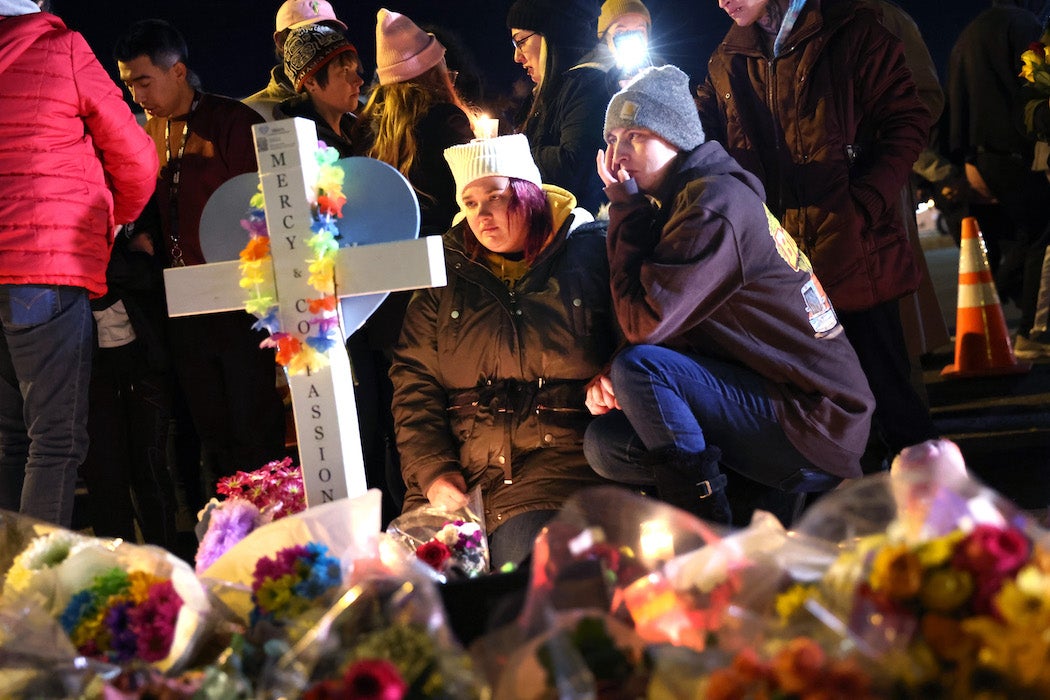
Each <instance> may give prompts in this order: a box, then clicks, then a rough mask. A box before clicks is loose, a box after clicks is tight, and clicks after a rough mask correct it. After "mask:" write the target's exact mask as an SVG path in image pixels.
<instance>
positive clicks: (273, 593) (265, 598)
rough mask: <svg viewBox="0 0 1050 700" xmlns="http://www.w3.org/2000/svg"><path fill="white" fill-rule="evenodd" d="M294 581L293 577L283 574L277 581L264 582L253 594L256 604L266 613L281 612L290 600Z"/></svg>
mask: <svg viewBox="0 0 1050 700" xmlns="http://www.w3.org/2000/svg"><path fill="white" fill-rule="evenodd" d="M295 580H296V579H295V576H293V575H291V574H285V575H284V576H282V577H280V578H278V579H273V580H270V581H266V582H265V583H264V584H263V585H261V586H259V590H258V591H256V592H255V598H256V603H257V604H258V605H259V607H260V608H261V609H263V610H265V611H266V612H274V611H283V610H284V608H285V607H286V606H287V605H288V603H289V602H290V601H291V599H292V586H293V585H294V584H295Z"/></svg>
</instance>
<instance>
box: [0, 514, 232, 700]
mask: <svg viewBox="0 0 1050 700" xmlns="http://www.w3.org/2000/svg"><path fill="white" fill-rule="evenodd" d="M2 517H3V519H4V520H5V521H8V522H7V523H6V524H5V529H4V534H5V537H6V538H7V539H5V541H4V542H3V543H2V544H0V549H4V550H7V551H10V550H12V549H13V548H14V543H13V541H12V540H17V541H18V542H19V543H20V544H21V547H22V549H21V551H20V552H19V553H18V554H17V555H16V556H15V557H13V559H12V560H11V562H10V565H9V566H7V568H6V570H5V571H4V572H3V593H2V596H0V615H2V616H3V618H4V620H5V624H4V633H3V634H2V635H0V659H3V661H4V666H3V668H0V674H4V673H6V672H7V671H9V670H12V667H8V666H7V664H8V662H9V661H12V662H13V663H14V667H13V668H18V667H19V666H20V667H21V668H22V669H23V670H24V669H26V668H29V667H33V668H35V669H36V671H38V672H42V673H47V672H54V673H56V674H66V675H67V676H68V675H69V674H70V673H71V672H73V671H79V672H80V674H81V679H82V680H83V679H87V678H89V677H90V676H91V675H93V674H97V673H100V672H105V673H116V672H118V671H119V670H120V669H121V668H126V667H129V666H134V665H141V664H149V665H151V666H152V667H153V668H155V669H157V670H159V671H162V672H165V673H173V674H174V673H177V672H179V671H181V670H183V669H185V668H188V667H189V666H190V665H192V664H194V663H202V662H206V661H208V660H210V659H209V654H212V653H214V654H217V653H218V651H219V650H220V649H221V648H222V647H224V646H225V644H226V641H227V630H226V627H225V625H226V623H227V621H228V616H227V614H226V613H227V611H226V610H225V609H224V607H223V606H222V605H221V604H220V603H219V601H217V600H215V599H214V598H213V597H212V596H211V595H210V594H209V592H208V590H207V589H206V588H205V587H204V586H203V585H202V584H201V582H200V581H199V580H198V579H197V577H196V575H195V574H194V572H193V569H192V568H191V567H190V566H189V565H188V564H187V563H186V562H184V561H182V560H181V559H178V558H177V557H175V556H174V555H172V554H170V553H168V552H166V551H164V550H163V549H160V548H158V547H153V546H142V545H136V544H132V543H128V542H124V541H122V540H119V539H116V540H111V539H100V538H95V537H88V536H85V535H81V534H78V533H75V532H72V531H69V530H63V529H60V528H54V527H53V526H43V527H41V528H40V532H39V534H37V535H35V536H29V533H30V532H31V531H32V530H33V529H34V528H35V527H36V525H35V524H30V525H28V526H25V525H22V526H19V525H15V524H14V522H13V521H15V520H18V519H20V518H21V516H18V515H15V514H13V513H6V512H5V513H3V514H2ZM30 522H31V521H30ZM19 630H24V631H19ZM26 631H29V632H31V634H30V633H26ZM56 640H63V641H62V642H58V641H56ZM29 659H34V660H35V661H33V662H31V663H30V662H28V661H27V660H29ZM73 675H76V673H73ZM8 680H10V679H8ZM6 687H10V686H6Z"/></svg>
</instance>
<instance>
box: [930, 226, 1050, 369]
mask: <svg viewBox="0 0 1050 700" xmlns="http://www.w3.org/2000/svg"><path fill="white" fill-rule="evenodd" d="M1031 368H1032V365H1031V363H1030V362H1019V361H1018V360H1017V358H1015V357H1014V353H1013V349H1012V348H1011V347H1010V334H1009V333H1008V332H1007V330H1006V319H1005V318H1004V317H1003V307H1002V306H1001V305H1000V304H999V294H998V293H997V292H996V291H995V283H994V282H993V280H992V270H991V268H990V267H989V266H988V253H987V250H986V249H985V247H984V238H983V237H982V236H981V231H980V229H979V228H978V227H977V219H975V218H973V217H972V216H968V217H966V218H965V219H963V222H962V239H961V241H960V247H959V302H958V309H957V312H956V321H955V364H951V365H948V366H947V367H945V368H944V369H943V370H941V375H942V376H945V377H980V376H988V375H996V374H1021V373H1022V372H1027V371H1028V370H1030V369H1031Z"/></svg>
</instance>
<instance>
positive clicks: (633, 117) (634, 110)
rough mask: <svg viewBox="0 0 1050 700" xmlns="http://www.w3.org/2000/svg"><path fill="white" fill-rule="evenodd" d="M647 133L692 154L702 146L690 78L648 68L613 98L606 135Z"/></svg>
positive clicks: (678, 72) (677, 72)
mask: <svg viewBox="0 0 1050 700" xmlns="http://www.w3.org/2000/svg"><path fill="white" fill-rule="evenodd" d="M631 127H636V128H643V129H649V130H650V131H652V132H653V133H655V134H656V135H657V136H660V137H661V138H663V139H664V140H665V141H667V142H668V143H670V144H671V145H672V146H676V147H678V148H681V149H682V150H683V151H691V150H693V149H694V148H696V147H697V146H699V145H700V144H702V143H703V142H704V129H703V127H702V126H700V115H699V114H698V113H697V111H696V103H695V102H693V97H692V95H691V94H689V76H687V75H686V74H685V73H683V72H682V71H681V70H679V69H678V68H676V67H674V66H672V65H666V66H659V67H656V68H647V69H645V70H644V71H642V72H641V73H639V74H638V77H637V78H635V79H634V80H632V81H631V82H629V83H628V84H627V87H625V88H624V89H623V90H620V91H619V92H618V93H616V94H615V95H613V97H612V100H611V101H610V102H609V108H608V109H606V110H605V135H606V136H608V134H609V132H610V131H612V130H613V129H617V128H631Z"/></svg>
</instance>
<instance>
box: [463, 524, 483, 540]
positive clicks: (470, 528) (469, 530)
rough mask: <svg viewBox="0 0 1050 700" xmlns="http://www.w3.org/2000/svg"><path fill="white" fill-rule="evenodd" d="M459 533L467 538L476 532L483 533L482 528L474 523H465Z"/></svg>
mask: <svg viewBox="0 0 1050 700" xmlns="http://www.w3.org/2000/svg"><path fill="white" fill-rule="evenodd" d="M459 531H460V532H461V533H462V534H463V535H464V536H465V537H470V536H471V535H473V534H474V533H475V532H481V526H480V525H478V524H477V523H474V522H469V523H463V524H462V525H460V526H459Z"/></svg>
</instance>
